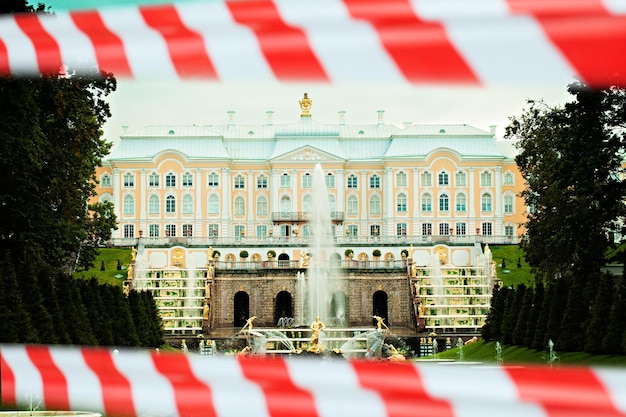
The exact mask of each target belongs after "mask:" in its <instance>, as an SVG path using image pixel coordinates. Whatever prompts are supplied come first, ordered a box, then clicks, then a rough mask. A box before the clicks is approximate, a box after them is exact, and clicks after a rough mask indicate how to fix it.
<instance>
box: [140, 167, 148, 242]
mask: <svg viewBox="0 0 626 417" xmlns="http://www.w3.org/2000/svg"><path fill="white" fill-rule="evenodd" d="M139 172H140V174H139V176H140V178H141V180H140V181H141V188H140V191H139V195H140V197H139V230H143V233H146V219H147V217H148V215H147V210H146V206H147V205H148V204H147V201H146V194H147V187H148V182H147V181H146V177H147V173H146V170H145V169H142V170H140V171H139ZM139 230H138V231H137V236H139ZM146 236H147V235H146Z"/></svg>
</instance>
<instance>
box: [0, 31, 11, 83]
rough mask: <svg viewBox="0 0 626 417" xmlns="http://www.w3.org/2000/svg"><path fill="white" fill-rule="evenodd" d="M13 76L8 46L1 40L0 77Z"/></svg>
mask: <svg viewBox="0 0 626 417" xmlns="http://www.w3.org/2000/svg"><path fill="white" fill-rule="evenodd" d="M9 74H11V67H10V66H9V51H8V50H7V47H6V45H5V44H4V42H2V40H1V39H0V75H9Z"/></svg>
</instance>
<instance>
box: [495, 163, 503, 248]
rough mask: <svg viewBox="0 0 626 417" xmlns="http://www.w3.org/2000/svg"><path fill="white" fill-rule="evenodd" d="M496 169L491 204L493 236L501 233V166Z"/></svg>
mask: <svg viewBox="0 0 626 417" xmlns="http://www.w3.org/2000/svg"><path fill="white" fill-rule="evenodd" d="M495 170H496V193H495V194H496V195H495V199H494V202H493V204H494V205H495V207H494V213H495V219H494V220H495V222H494V225H493V234H494V236H499V235H502V234H503V233H502V205H503V204H502V203H503V201H502V167H501V166H497V167H496V168H495Z"/></svg>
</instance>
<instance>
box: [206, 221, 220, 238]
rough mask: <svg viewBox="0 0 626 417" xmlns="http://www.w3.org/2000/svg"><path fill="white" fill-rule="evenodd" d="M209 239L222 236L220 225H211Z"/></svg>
mask: <svg viewBox="0 0 626 417" xmlns="http://www.w3.org/2000/svg"><path fill="white" fill-rule="evenodd" d="M208 232H209V237H218V236H219V235H220V225H219V224H210V225H209V228H208Z"/></svg>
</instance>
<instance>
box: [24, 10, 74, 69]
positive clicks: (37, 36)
mask: <svg viewBox="0 0 626 417" xmlns="http://www.w3.org/2000/svg"><path fill="white" fill-rule="evenodd" d="M15 22H16V23H17V25H18V26H19V27H20V29H22V31H23V32H24V33H25V34H26V36H28V37H29V39H30V40H31V42H32V43H33V46H34V48H35V52H36V54H37V65H38V66H39V72H40V73H42V74H58V73H59V72H63V71H64V70H63V59H62V58H61V50H60V49H59V45H58V44H57V42H56V40H55V39H54V38H53V37H52V36H50V34H49V33H48V32H46V30H45V29H44V28H43V26H42V25H41V22H40V21H39V18H38V17H37V15H35V14H32V13H30V14H29V13H25V14H18V15H15Z"/></svg>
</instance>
